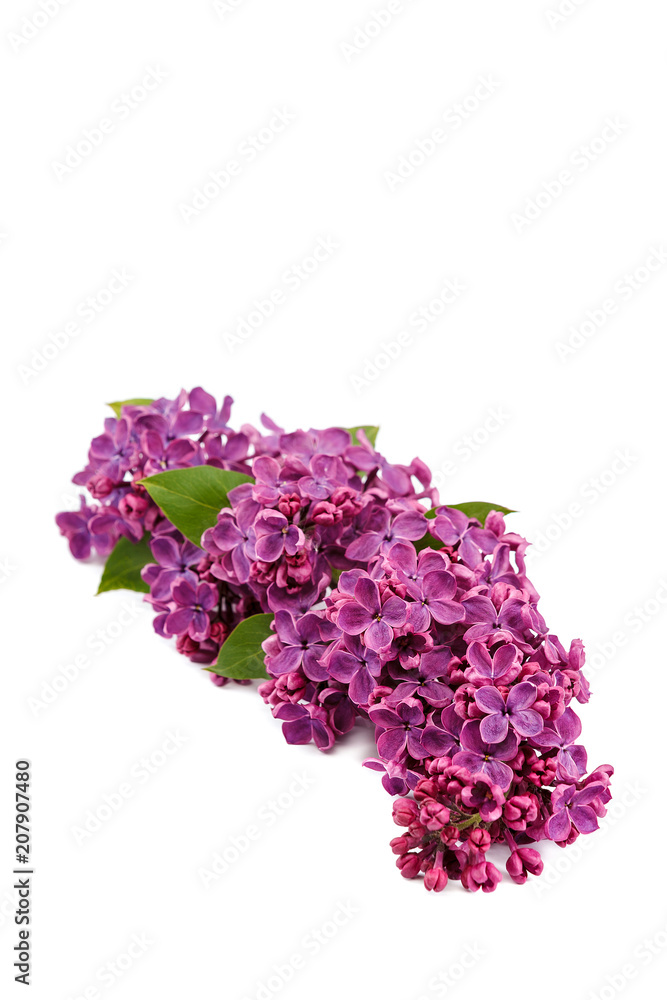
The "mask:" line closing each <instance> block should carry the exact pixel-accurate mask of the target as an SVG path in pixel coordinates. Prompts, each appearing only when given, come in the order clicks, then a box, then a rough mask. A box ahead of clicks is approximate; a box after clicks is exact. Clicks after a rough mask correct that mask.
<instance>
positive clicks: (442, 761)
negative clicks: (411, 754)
mask: <svg viewBox="0 0 667 1000" xmlns="http://www.w3.org/2000/svg"><path fill="white" fill-rule="evenodd" d="M451 763H452V758H451V757H434V759H433V760H429V761H427V763H426V770H427V771H428V773H429V774H442V773H443V771H446V770H447V768H449V767H451Z"/></svg>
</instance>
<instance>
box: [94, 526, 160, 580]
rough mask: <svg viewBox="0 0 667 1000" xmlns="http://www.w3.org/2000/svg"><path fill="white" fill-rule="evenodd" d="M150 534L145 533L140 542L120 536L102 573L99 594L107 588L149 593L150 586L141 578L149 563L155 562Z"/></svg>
mask: <svg viewBox="0 0 667 1000" xmlns="http://www.w3.org/2000/svg"><path fill="white" fill-rule="evenodd" d="M149 537H150V536H149V535H144V537H143V538H142V539H141V541H140V542H131V541H130V540H129V538H125V537H124V536H123V537H122V538H119V539H118V541H117V542H116V544H115V546H114V547H113V549H112V550H111V552H110V553H109V557H108V559H107V561H106V565H105V567H104V572H103V573H102V579H101V580H100V585H99V587H98V589H97V593H98V594H104V593H105V592H106V591H107V590H136V591H137V592H138V593H140V594H147V593H148V591H149V590H150V587H149V586H148V584H147V583H144V581H143V580H142V579H141V570H142V569H143V568H144V566H147V565H148V564H149V563H153V562H155V560H154V559H153V556H152V554H151V550H150V546H149V544H148V539H149Z"/></svg>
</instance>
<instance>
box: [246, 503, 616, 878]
mask: <svg viewBox="0 0 667 1000" xmlns="http://www.w3.org/2000/svg"><path fill="white" fill-rule="evenodd" d="M433 513H434V514H435V517H434V518H433V520H430V521H427V520H426V519H424V522H423V531H424V532H425V530H426V525H428V527H429V530H430V537H429V542H430V545H429V546H427V547H423V542H422V543H421V544H420V540H417V544H414V539H415V537H416V531H415V534H414V535H412V536H411V539H412V540H410V539H405V538H400V537H397V536H396V534H395V533H392V532H387V530H386V525H380V524H373V526H370V525H369V526H368V530H367V531H364V532H363V533H362V535H361V536H360V537H359V539H358V540H356V541H355V542H354V543H353V546H351V547H350V548H351V552H350V549H347V550H346V555H347V556H350V554H357V555H359V554H360V553H361V554H363V557H364V558H365V560H366V565H365V567H364V568H358V567H357V568H353V569H350V570H346V571H345V572H343V573H342V574H341V576H340V579H339V581H338V585H337V586H336V587H335V589H333V590H332V591H331V592H330V594H329V595H328V596H327V597H326V598H325V601H324V603H323V606H321V607H319V608H311V609H309V610H308V611H306V612H305V613H303V614H301V615H299V614H295V613H294V611H293V609H282V610H281V611H279V612H278V614H276V617H275V635H272V636H271V637H270V638H269V639H268V640H267V641H266V642H265V643H264V650H265V652H266V654H267V655H266V665H267V670H268V672H269V674H270V675H271V680H269V681H267V682H265V683H264V684H263V685H262V686H261V688H260V692H261V694H262V695H263V697H264V699H265V700H266V701H267V702H268V703H269V704H270V705H271V707H272V711H273V714H274V716H275V717H276V718H277V719H279V720H281V721H282V724H283V732H284V735H285V738H286V739H287V741H288V742H290V743H297V744H302V743H307V742H310V741H311V740H312V741H313V742H314V743H315V744H316V746H317V747H319V749H321V750H327V749H329V748H330V747H331V746H333V744H334V742H335V741H336V740H337V739H338V738H339V737H340V736H341V735H343V734H344V733H346V732H348V731H349V730H350V729H351V728H352V726H353V725H354V723H355V720H356V719H357V718H359V717H361V718H362V719H364V720H368V721H369V722H370V723H371V724H372V725H373V726H374V727H375V735H376V744H377V757H374V758H370V759H368V760H366V761H365V762H364V763H365V764H366V766H368V767H371V768H373V769H375V770H378V771H380V772H382V774H383V778H382V782H383V785H384V787H385V789H386V790H387V791H388V792H389V793H390V794H392V795H400V796H409V795H410V793H412V797H407V798H405V797H404V798H401V799H399V800H398V802H397V803H396V806H395V812H394V817H395V820H396V822H397V823H399V824H400V825H402V826H406V827H407V828H408V829H407V834H406V835H404V836H402V837H398V838H396V839H395V840H394V841H392V849H393V850H394V851H395V853H397V854H398V855H399V857H398V859H397V865H398V867H399V869H400V870H401V873H402V874H403V875H404V876H405V877H406V878H414V877H417V876H418V875H420V874H423V875H424V884H425V886H426V888H427V889H430V890H434V891H439V890H441V889H443V888H444V886H445V885H446V883H447V880H448V878H451V879H459V880H460V881H461V882H462V884H463V885H464V886H465V888H467V889H469V890H472V891H474V890H476V889H479V888H482V889H483V890H484V891H487V892H488V891H491V890H493V889H494V888H495V886H496V884H497V883H498V881H499V880H500V877H501V876H500V872H499V871H498V870H497V868H496V867H495V866H494V865H493V864H492V863H491V862H490V861H486V860H485V856H486V852H487V850H488V848H489V847H490V845H491V844H494V843H503V844H506V845H507V847H508V848H509V850H510V856H509V860H508V861H507V871H508V873H509V875H510V876H511V878H513V879H514V881H516V882H524V881H525V880H526V877H527V873H529V872H530V873H533V874H539V872H540V871H541V870H542V862H541V859H540V856H539V854H538V852H537V851H536V850H534V849H533V848H531V847H528V846H526V845H529V844H532V843H535V842H536V841H539V840H543V839H549V840H552V841H555V842H556V843H558V844H560V845H562V846H564V845H566V844H570V843H572V842H573V841H574V840H575V839H576V838H577V837H578V836H579V835H580V834H582V833H590V832H592V831H593V830H595V829H597V826H598V817H599V816H603V815H604V814H605V804H606V802H607V801H608V800H609V798H610V793H609V790H608V785H609V780H610V777H611V774H612V769H611V767H609V766H607V765H604V766H602V767H598V768H596V769H595V770H593V771H592V772H591V773H588V774H587V755H586V750H585V748H584V747H583V746H582V745H581V744H580V743H579V742H578V740H579V737H580V734H581V722H580V720H579V717H578V716H577V714H576V712H575V711H574V708H573V705H572V703H573V702H586V701H587V700H588V697H589V689H588V684H587V682H586V679H585V678H584V676H583V673H582V666H583V661H584V651H583V645H582V643H581V641H580V640H574V641H573V642H572V644H571V645H570V648H569V650H567V651H566V650H565V648H564V647H563V645H562V644H561V642H560V641H559V639H558V637H557V636H556V635H554V634H552V633H551V632H550V631H549V629H548V627H547V625H546V622H545V621H544V618H543V617H542V615H541V613H540V612H539V610H538V607H537V605H538V599H539V598H538V594H537V593H536V591H535V589H534V587H533V586H532V584H531V583H530V581H529V580H528V578H527V576H526V572H525V561H524V557H525V551H526V547H527V542H526V541H525V540H524V539H523V538H521V537H520V536H518V535H516V534H514V533H508V532H507V531H506V528H505V522H504V519H503V517H502V515H501V514H500V513H498V512H495V511H493V512H491V513H490V514H489V516H488V518H487V520H486V523H485V526H484V527H482V525H481V524H480V522H479V521H477V520H475V519H474V518H469V517H467V516H466V515H465V514H464V513H462V512H461V511H459V510H457V509H454V508H448V507H438V508H436V510H435V511H434V512H433ZM422 537H423V535H422Z"/></svg>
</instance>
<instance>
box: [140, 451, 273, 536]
mask: <svg viewBox="0 0 667 1000" xmlns="http://www.w3.org/2000/svg"><path fill="white" fill-rule="evenodd" d="M140 482H141V485H142V486H145V487H146V489H147V490H148V492H149V493H150V495H151V497H152V498H153V500H155V503H156V504H157V505H158V507H159V508H160V510H161V511H162V513H163V514H164V515H165V517H168V518H169V520H170V521H171V523H172V524H173V525H175V526H176V527H177V528H178V530H179V531H181V532H182V533H183V534H184V535H185V537H186V538H189V539H190V541H191V542H194V544H195V545H201V536H202V535H203V534H204V532H205V531H206V529H207V528H212V527H213V525H214V524H216V523H217V520H218V513H219V512H220V511H221V510H222V508H223V507H229V506H230V504H229V500H228V499H227V493H228V492H229V491H230V490H231V489H233V488H234V487H235V486H240V485H241V483H252V482H254V479H252V477H251V476H246V475H244V474H243V473H242V472H228V471H227V470H226V469H216V468H214V467H213V466H212V465H196V466H194V468H192V469H171V470H170V471H168V472H158V474H157V475H156V476H149V478H148V479H141V480H140Z"/></svg>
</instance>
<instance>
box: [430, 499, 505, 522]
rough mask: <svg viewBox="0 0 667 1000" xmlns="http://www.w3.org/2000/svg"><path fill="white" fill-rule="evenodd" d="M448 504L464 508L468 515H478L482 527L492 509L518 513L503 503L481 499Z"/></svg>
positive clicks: (502, 512) (460, 508) (456, 508)
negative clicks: (487, 501) (485, 501)
mask: <svg viewBox="0 0 667 1000" xmlns="http://www.w3.org/2000/svg"><path fill="white" fill-rule="evenodd" d="M447 506H448V507H453V508H454V509H455V510H462V511H463V513H464V514H465V515H466V516H467V517H476V518H477V520H478V521H479V522H480V524H481V525H482V527H484V525H485V524H486V519H487V517H488V516H489V512H490V511H492V510H499V511H500V513H501V514H516V511H515V510H510V508H509V507H503V506H502V504H499V503H484V502H483V501H481V500H472V501H471V502H470V503H448V504H447Z"/></svg>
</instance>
